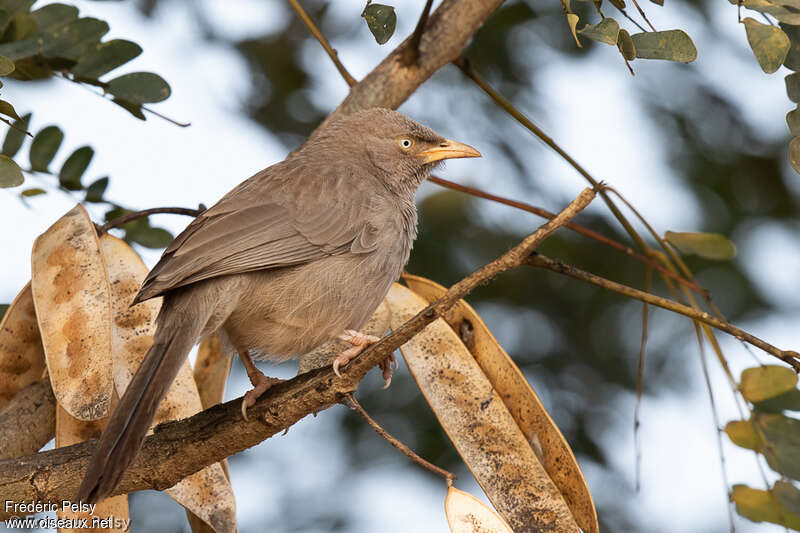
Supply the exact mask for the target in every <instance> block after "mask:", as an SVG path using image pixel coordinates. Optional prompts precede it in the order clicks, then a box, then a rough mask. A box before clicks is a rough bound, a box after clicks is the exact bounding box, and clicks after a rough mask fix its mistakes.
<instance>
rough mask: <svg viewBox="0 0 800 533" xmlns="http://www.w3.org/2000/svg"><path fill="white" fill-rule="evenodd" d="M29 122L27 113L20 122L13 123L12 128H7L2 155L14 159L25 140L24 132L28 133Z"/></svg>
mask: <svg viewBox="0 0 800 533" xmlns="http://www.w3.org/2000/svg"><path fill="white" fill-rule="evenodd" d="M30 121H31V114H30V113H28V114H27V115H25V116H24V117H22V118H21V119H20V120H17V121H15V122H14V127H13V128H11V127H10V128H8V133H6V138H5V140H3V153H4V154H5V155H7V156H9V157H14V156H15V155H16V154H17V152H19V149H20V147H21V146H22V141H24V140H25V132H26V131H28V124H29V123H30Z"/></svg>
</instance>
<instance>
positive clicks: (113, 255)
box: [101, 234, 236, 533]
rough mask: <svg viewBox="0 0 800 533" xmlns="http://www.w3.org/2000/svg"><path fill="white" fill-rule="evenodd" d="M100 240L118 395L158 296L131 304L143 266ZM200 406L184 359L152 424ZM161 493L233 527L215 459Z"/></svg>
mask: <svg viewBox="0 0 800 533" xmlns="http://www.w3.org/2000/svg"><path fill="white" fill-rule="evenodd" d="M101 244H102V249H103V256H104V258H105V261H106V264H107V265H108V275H109V280H110V282H111V287H112V289H113V299H112V301H113V312H114V321H113V324H114V329H113V331H114V382H115V384H116V386H117V390H118V392H119V394H120V396H121V395H122V394H124V391H125V389H126V388H127V387H128V385H129V384H130V380H131V379H132V377H133V374H134V372H135V371H136V369H137V368H138V367H139V365H140V364H141V362H142V360H143V359H144V356H145V354H146V353H147V350H148V349H149V348H150V345H151V344H152V342H153V334H154V333H155V318H156V316H157V315H158V310H159V308H160V307H161V298H154V299H152V300H147V301H145V302H142V303H140V304H137V305H135V306H133V307H130V304H131V302H132V301H133V298H134V296H135V295H136V293H137V292H138V290H139V287H140V285H141V283H142V281H143V280H144V278H145V276H146V275H147V268H146V267H145V265H144V263H143V262H142V260H141V259H140V258H139V256H138V255H137V254H136V252H134V251H133V250H132V249H131V247H130V246H128V245H127V244H126V243H125V242H124V241H122V240H121V239H117V238H116V237H113V236H111V235H108V234H106V235H103V237H102V239H101ZM201 410H202V404H201V402H200V395H199V394H198V392H197V386H196V385H195V382H194V376H193V375H192V369H191V366H190V365H189V361H188V360H187V361H186V362H185V363H184V365H183V366H182V367H181V370H180V371H179V372H178V376H177V377H176V378H175V381H174V382H173V383H172V385H171V386H170V388H169V390H168V391H167V394H166V396H164V399H163V400H161V403H160V404H159V407H158V411H157V412H156V416H155V419H154V421H153V426H156V425H158V424H160V423H161V422H166V421H167V420H178V419H181V418H187V417H189V416H191V415H193V414H196V413H198V412H200V411H201ZM166 492H167V494H169V495H170V496H171V497H172V498H173V499H174V500H175V501H177V502H178V503H180V504H181V505H183V506H184V507H185V508H186V509H188V510H190V511H191V512H192V513H194V514H195V515H197V516H198V517H199V518H201V519H202V520H203V521H204V522H205V523H207V524H209V525H213V526H214V528H215V529H216V531H217V532H220V533H222V532H233V531H235V530H236V511H235V502H234V497H233V491H232V489H231V487H230V483H229V482H228V479H227V478H226V477H225V473H224V472H223V470H222V467H221V466H220V464H219V463H215V464H213V465H209V466H207V467H206V468H204V469H203V470H200V471H199V472H196V473H194V474H192V475H191V476H189V477H187V478H185V479H183V480H182V481H180V482H179V483H178V484H176V485H175V486H173V487H171V488H169V489H167V490H166Z"/></svg>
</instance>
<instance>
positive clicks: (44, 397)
mask: <svg viewBox="0 0 800 533" xmlns="http://www.w3.org/2000/svg"><path fill="white" fill-rule="evenodd" d="M55 434H56V399H55V396H53V389H52V388H51V387H50V380H49V379H47V378H45V379H42V380H40V381H36V382H34V383H31V384H30V385H28V386H27V387H25V388H24V389H22V390H21V391H19V392H18V393H17V394H15V395H14V397H13V398H11V401H10V402H8V403H7V404H6V405H5V406H4V407H3V408H2V409H0V435H4V436H5V437H4V438H2V439H0V459H11V458H13V457H21V456H23V455H29V454H31V453H36V452H38V451H39V450H40V449H41V447H42V446H44V445H45V444H47V442H48V441H49V440H50V439H52V438H53V437H54V436H55ZM8 435H13V436H14V438H8Z"/></svg>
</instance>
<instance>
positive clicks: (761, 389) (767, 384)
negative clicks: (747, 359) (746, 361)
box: [739, 365, 797, 403]
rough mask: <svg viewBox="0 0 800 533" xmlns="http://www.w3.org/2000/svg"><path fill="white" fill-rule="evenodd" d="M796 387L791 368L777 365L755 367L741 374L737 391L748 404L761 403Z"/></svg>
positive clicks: (795, 379) (794, 376) (795, 377)
mask: <svg viewBox="0 0 800 533" xmlns="http://www.w3.org/2000/svg"><path fill="white" fill-rule="evenodd" d="M795 385H797V374H795V373H794V371H793V370H792V369H791V368H787V367H785V366H778V365H766V366H757V367H754V368H747V369H745V370H744V371H743V372H742V378H741V383H740V384H739V390H740V391H741V392H742V396H744V399H745V400H747V401H748V402H753V403H755V402H763V401H764V400H768V399H770V398H773V397H775V396H778V395H780V394H783V393H784V392H788V391H790V390H792V389H793V388H794V387H795Z"/></svg>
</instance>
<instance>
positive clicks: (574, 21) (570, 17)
mask: <svg viewBox="0 0 800 533" xmlns="http://www.w3.org/2000/svg"><path fill="white" fill-rule="evenodd" d="M567 24H569V31H571V32H572V37H574V38H575V44H577V45H578V48H583V45H582V44H581V42H580V40H578V34H577V33H575V28H576V27H577V26H578V15H576V14H575V13H567Z"/></svg>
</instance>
